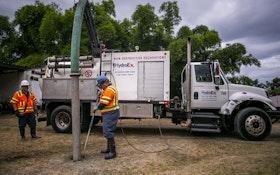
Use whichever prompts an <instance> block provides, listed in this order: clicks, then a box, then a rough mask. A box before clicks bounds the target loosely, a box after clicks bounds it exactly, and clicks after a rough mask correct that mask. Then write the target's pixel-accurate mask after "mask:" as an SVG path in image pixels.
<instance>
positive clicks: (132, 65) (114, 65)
mask: <svg viewBox="0 0 280 175" xmlns="http://www.w3.org/2000/svg"><path fill="white" fill-rule="evenodd" d="M113 67H114V68H116V67H117V68H130V67H131V68H134V64H132V63H113Z"/></svg>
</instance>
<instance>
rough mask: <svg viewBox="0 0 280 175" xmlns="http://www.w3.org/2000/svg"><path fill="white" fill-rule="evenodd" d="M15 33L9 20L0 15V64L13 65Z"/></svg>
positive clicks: (15, 55)
mask: <svg viewBox="0 0 280 175" xmlns="http://www.w3.org/2000/svg"><path fill="white" fill-rule="evenodd" d="M16 43H17V42H16V32H15V30H14V28H13V26H12V24H11V23H10V22H9V18H8V17H6V16H1V15H0V47H1V50H0V62H2V63H13V62H14V61H15V60H16V58H17V54H16V53H17V52H16V47H15V46H16V45H17V44H16Z"/></svg>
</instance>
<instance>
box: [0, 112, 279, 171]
mask: <svg viewBox="0 0 280 175" xmlns="http://www.w3.org/2000/svg"><path fill="white" fill-rule="evenodd" d="M159 127H160V128H161V130H159ZM160 131H161V132H160ZM37 133H38V135H39V136H41V137H42V138H41V139H38V140H32V139H30V136H29V128H28V127H27V128H26V134H27V141H26V142H21V141H20V136H19V132H18V128H17V119H16V117H14V116H13V115H3V114H2V115H0V138H1V140H0V144H1V147H0V174H43V175H44V174H46V175H47V174H48V175H49V174H79V175H90V174H101V175H102V174H187V175H188V174H191V175H194V174H203V175H205V174H206V175H207V174H219V175H220V174H223V175H224V174H259V175H261V174H280V153H279V152H280V147H279V144H280V124H279V123H277V124H274V125H273V131H272V134H271V135H270V136H269V137H268V138H267V139H266V140H265V141H261V142H252V141H244V140H242V139H240V138H239V137H238V136H237V135H235V134H234V133H223V134H207V133H204V134H202V133H199V134H190V133H188V132H186V131H185V129H183V128H181V127H180V126H176V125H174V124H172V123H171V122H170V119H162V120H160V121H159V120H157V119H147V120H141V121H139V120H121V121H119V123H118V129H117V131H116V146H117V153H118V155H117V158H115V159H112V160H104V155H103V154H101V153H100V150H101V149H103V148H104V147H105V145H106V142H105V139H104V137H103V136H102V125H101V124H98V125H97V126H95V127H94V128H93V129H92V132H91V134H90V139H89V142H88V145H87V149H86V155H85V156H86V157H85V158H84V159H82V160H81V161H77V162H73V161H72V160H71V158H72V153H73V148H72V135H71V134H58V133H55V132H54V131H53V130H52V127H51V126H46V123H45V122H40V123H38V129H37ZM86 135H87V133H86V132H85V133H82V134H81V150H82V149H83V146H84V145H83V144H84V142H85V139H86Z"/></svg>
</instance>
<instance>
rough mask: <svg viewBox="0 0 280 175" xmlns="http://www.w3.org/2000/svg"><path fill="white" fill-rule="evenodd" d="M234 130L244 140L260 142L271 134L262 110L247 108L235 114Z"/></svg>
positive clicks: (266, 116)
mask: <svg viewBox="0 0 280 175" xmlns="http://www.w3.org/2000/svg"><path fill="white" fill-rule="evenodd" d="M234 128H235V131H236V132H237V133H238V134H239V135H240V136H241V137H242V138H244V139H245V140H251V141H260V140H263V139H265V138H266V137H267V136H268V135H269V134H270V133H271V129H272V124H271V120H270V118H269V116H268V115H267V114H266V113H265V112H264V111H263V110H262V109H259V108H255V107H248V108H245V109H242V110H241V111H239V112H238V113H237V115H236V117H235V120H234Z"/></svg>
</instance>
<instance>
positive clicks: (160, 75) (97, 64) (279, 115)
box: [39, 5, 280, 140]
mask: <svg viewBox="0 0 280 175" xmlns="http://www.w3.org/2000/svg"><path fill="white" fill-rule="evenodd" d="M85 20H86V22H87V27H88V32H89V36H90V41H91V49H92V55H93V56H81V57H80V65H79V67H80V75H81V76H80V77H79V95H80V96H79V99H80V109H81V110H80V111H81V114H80V116H81V121H80V122H81V129H82V130H85V129H87V128H88V127H89V123H90V120H91V115H92V109H93V105H95V104H96V101H97V99H98V91H99V90H98V88H97V87H96V78H97V76H99V75H106V76H107V77H108V78H109V79H110V80H111V82H112V83H113V84H115V85H116V86H117V88H118V90H119V104H120V117H121V118H133V119H146V118H159V117H160V118H165V117H170V118H171V120H172V122H173V123H175V124H180V125H182V126H183V127H186V128H187V130H189V131H190V132H216V133H219V132H222V131H235V132H237V133H238V134H239V135H240V136H241V137H242V138H244V139H245V140H263V139H265V138H266V137H267V136H269V135H270V133H271V129H272V121H273V120H278V119H280V111H279V110H277V109H276V107H275V105H274V104H273V103H272V101H271V100H270V99H269V98H268V96H267V93H266V91H265V90H264V89H261V88H257V87H251V86H244V85H237V84H232V83H230V82H229V81H228V80H227V78H226V76H225V75H224V74H223V71H222V70H221V68H220V65H219V63H218V62H217V61H213V62H191V56H190V55H191V53H190V50H191V49H190V40H188V48H187V53H188V59H187V64H186V66H185V68H184V69H183V70H182V73H181V94H182V98H181V100H180V98H178V97H175V98H173V99H170V68H169V67H170V58H169V57H170V52H169V51H149V52H115V51H109V50H106V49H105V48H104V47H100V44H99V41H98V39H97V33H96V30H95V26H94V21H93V17H92V15H91V12H90V7H89V6H88V5H87V6H86V8H85ZM101 48H102V49H101ZM70 63H71V60H70V58H69V57H55V56H54V57H49V58H47V59H46V68H45V74H44V76H42V78H40V79H39V81H40V85H41V89H42V101H43V106H44V109H45V110H46V113H47V119H46V120H47V125H52V127H53V129H54V130H55V131H57V132H70V131H71V129H72V123H71V122H72V120H71V97H72V94H71V86H70V85H71V78H70V73H71V72H70V66H71V65H70ZM167 113H169V114H170V113H171V115H166V114H167ZM100 120H101V116H100V114H98V113H97V114H96V115H95V121H94V123H98V122H99V121H100Z"/></svg>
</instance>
